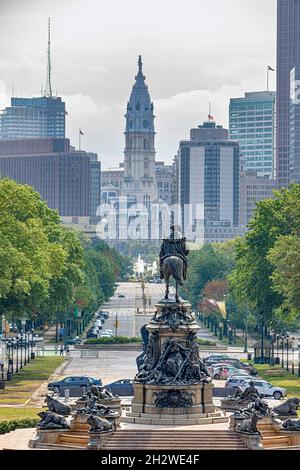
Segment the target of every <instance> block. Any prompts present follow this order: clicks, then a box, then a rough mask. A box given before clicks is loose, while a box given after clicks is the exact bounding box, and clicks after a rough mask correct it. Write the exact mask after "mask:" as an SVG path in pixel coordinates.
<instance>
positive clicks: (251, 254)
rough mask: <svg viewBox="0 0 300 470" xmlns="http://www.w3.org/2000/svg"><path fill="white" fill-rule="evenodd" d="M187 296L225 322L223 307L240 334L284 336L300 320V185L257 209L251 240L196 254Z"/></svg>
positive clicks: (209, 247)
mask: <svg viewBox="0 0 300 470" xmlns="http://www.w3.org/2000/svg"><path fill="white" fill-rule="evenodd" d="M189 264H190V267H189V274H188V281H187V283H186V284H187V286H188V288H187V289H186V292H185V293H184V294H185V295H186V296H188V298H189V300H190V301H191V302H192V303H193V305H194V307H196V308H199V309H200V310H202V311H203V312H204V313H206V315H208V316H210V317H215V318H216V319H218V318H219V319H221V318H222V315H221V312H220V310H219V309H218V308H216V307H214V306H213V304H212V303H211V302H209V300H210V299H215V300H216V301H225V302H226V308H227V314H228V318H230V321H231V323H232V324H233V325H234V326H235V327H236V328H242V329H246V328H249V327H250V328H254V329H255V328H257V329H258V328H260V327H261V325H263V326H265V327H266V329H268V328H269V329H271V330H272V331H274V332H276V333H281V332H284V331H286V330H287V329H293V328H296V327H297V326H298V322H299V319H300V185H292V186H291V187H289V188H288V189H282V190H280V191H276V192H275V194H274V199H267V200H264V201H262V202H260V203H258V204H257V208H256V210H255V214H254V217H253V219H252V220H251V222H250V224H249V231H248V232H247V234H246V235H245V236H244V237H242V238H240V239H238V240H237V241H233V242H229V243H226V244H224V245H218V244H215V245H204V246H203V247H202V249H201V250H197V251H192V252H191V255H190V262H189Z"/></svg>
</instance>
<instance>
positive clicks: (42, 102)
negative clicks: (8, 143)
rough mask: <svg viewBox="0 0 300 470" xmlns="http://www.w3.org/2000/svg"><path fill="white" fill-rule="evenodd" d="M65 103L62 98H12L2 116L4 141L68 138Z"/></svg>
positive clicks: (0, 122)
mask: <svg viewBox="0 0 300 470" xmlns="http://www.w3.org/2000/svg"><path fill="white" fill-rule="evenodd" d="M65 116H66V110H65V103H64V102H63V101H62V99H61V98H59V97H53V96H51V97H50V96H42V97H39V98H11V106H9V107H7V108H5V109H4V110H3V111H2V112H1V115H0V138H1V139H25V138H35V137H57V138H62V139H63V138H65V130H66V124H65V120H66V117H65Z"/></svg>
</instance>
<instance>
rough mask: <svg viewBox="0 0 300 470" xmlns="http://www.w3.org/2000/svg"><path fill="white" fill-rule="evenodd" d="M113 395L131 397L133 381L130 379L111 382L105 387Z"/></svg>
mask: <svg viewBox="0 0 300 470" xmlns="http://www.w3.org/2000/svg"><path fill="white" fill-rule="evenodd" d="M105 388H106V389H107V390H109V391H110V392H111V393H113V395H118V396H123V397H130V396H133V395H134V393H133V380H132V379H122V380H117V381H116V382H112V383H110V384H108V385H106V386H105Z"/></svg>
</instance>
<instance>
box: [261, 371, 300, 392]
mask: <svg viewBox="0 0 300 470" xmlns="http://www.w3.org/2000/svg"><path fill="white" fill-rule="evenodd" d="M254 367H255V368H256V369H257V370H258V374H259V376H260V377H261V378H262V379H263V380H267V381H268V382H271V383H272V384H273V385H275V386H277V387H283V388H286V389H287V391H288V398H292V397H297V398H300V378H299V377H298V376H297V375H293V374H292V373H291V372H287V371H286V370H285V369H282V368H281V367H278V366H274V367H271V366H269V365H268V364H254Z"/></svg>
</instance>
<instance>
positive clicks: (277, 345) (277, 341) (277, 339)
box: [276, 335, 280, 364]
mask: <svg viewBox="0 0 300 470" xmlns="http://www.w3.org/2000/svg"><path fill="white" fill-rule="evenodd" d="M279 338H280V336H279V335H276V364H280V359H279Z"/></svg>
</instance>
